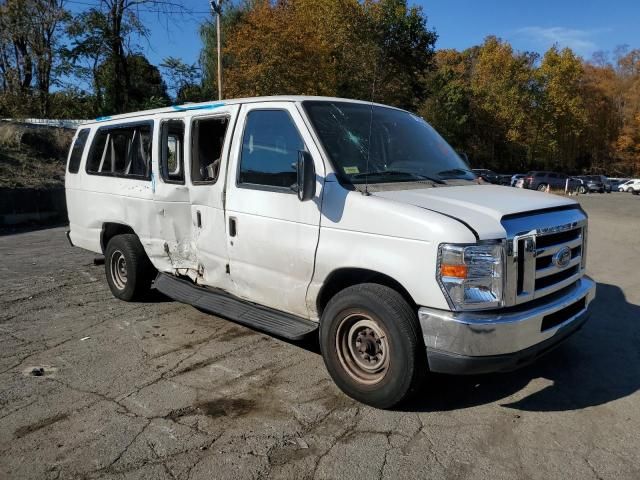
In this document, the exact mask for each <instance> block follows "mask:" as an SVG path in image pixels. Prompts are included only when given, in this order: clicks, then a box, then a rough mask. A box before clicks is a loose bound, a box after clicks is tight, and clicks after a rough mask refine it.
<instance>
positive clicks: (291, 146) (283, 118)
mask: <svg viewBox="0 0 640 480" xmlns="http://www.w3.org/2000/svg"><path fill="white" fill-rule="evenodd" d="M300 150H304V142H303V141H302V138H301V137H300V134H299V133H298V130H297V129H296V127H295V125H294V123H293V120H292V118H291V116H290V115H289V113H288V112H286V111H284V110H254V111H252V112H249V114H248V116H247V123H246V126H245V129H244V136H243V138H242V154H241V156H240V172H239V177H238V184H249V185H247V187H249V188H250V187H251V186H264V187H269V188H277V189H282V190H286V191H288V192H289V191H290V192H293V190H291V186H292V185H295V183H296V181H297V175H296V165H297V160H298V152H299V151H300Z"/></svg>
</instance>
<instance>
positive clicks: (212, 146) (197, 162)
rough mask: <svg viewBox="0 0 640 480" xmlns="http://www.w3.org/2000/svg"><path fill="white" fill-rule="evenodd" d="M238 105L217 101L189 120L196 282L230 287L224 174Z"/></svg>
mask: <svg viewBox="0 0 640 480" xmlns="http://www.w3.org/2000/svg"><path fill="white" fill-rule="evenodd" d="M238 109H239V106H238V105H222V104H217V105H216V107H215V110H214V112H211V113H209V114H206V115H205V114H202V115H197V116H194V117H193V118H191V122H190V132H191V134H190V138H191V142H190V148H189V170H190V176H191V220H192V225H193V233H192V236H193V239H194V242H195V245H196V252H197V253H196V256H197V274H198V275H197V278H195V279H194V280H195V281H196V282H197V283H201V284H205V285H209V286H213V287H217V288H221V289H223V290H227V291H231V290H232V288H231V280H230V278H229V275H228V265H229V256H228V253H227V245H226V228H225V218H224V207H225V205H224V195H225V176H226V173H227V163H228V157H229V148H230V143H231V131H232V130H233V125H234V124H235V119H236V115H237V112H238Z"/></svg>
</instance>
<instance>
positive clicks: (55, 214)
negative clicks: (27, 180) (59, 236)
mask: <svg viewBox="0 0 640 480" xmlns="http://www.w3.org/2000/svg"><path fill="white" fill-rule="evenodd" d="M66 221H67V202H66V199H65V195H64V187H57V188H50V189H36V188H0V226H3V227H6V226H14V225H26V224H36V225H46V224H52V223H57V222H66Z"/></svg>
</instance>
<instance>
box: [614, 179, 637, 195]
mask: <svg viewBox="0 0 640 480" xmlns="http://www.w3.org/2000/svg"><path fill="white" fill-rule="evenodd" d="M639 189H640V179H637V178H634V179H633V180H628V181H627V182H625V183H623V184H622V185H620V186H619V187H618V191H619V192H630V191H632V190H634V191H636V192H637V191H638V190H639Z"/></svg>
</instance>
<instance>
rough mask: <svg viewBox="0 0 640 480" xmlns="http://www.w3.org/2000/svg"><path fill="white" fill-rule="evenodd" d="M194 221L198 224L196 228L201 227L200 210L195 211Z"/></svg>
mask: <svg viewBox="0 0 640 480" xmlns="http://www.w3.org/2000/svg"><path fill="white" fill-rule="evenodd" d="M196 223H197V224H198V228H202V214H201V213H200V210H198V211H197V212H196Z"/></svg>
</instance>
